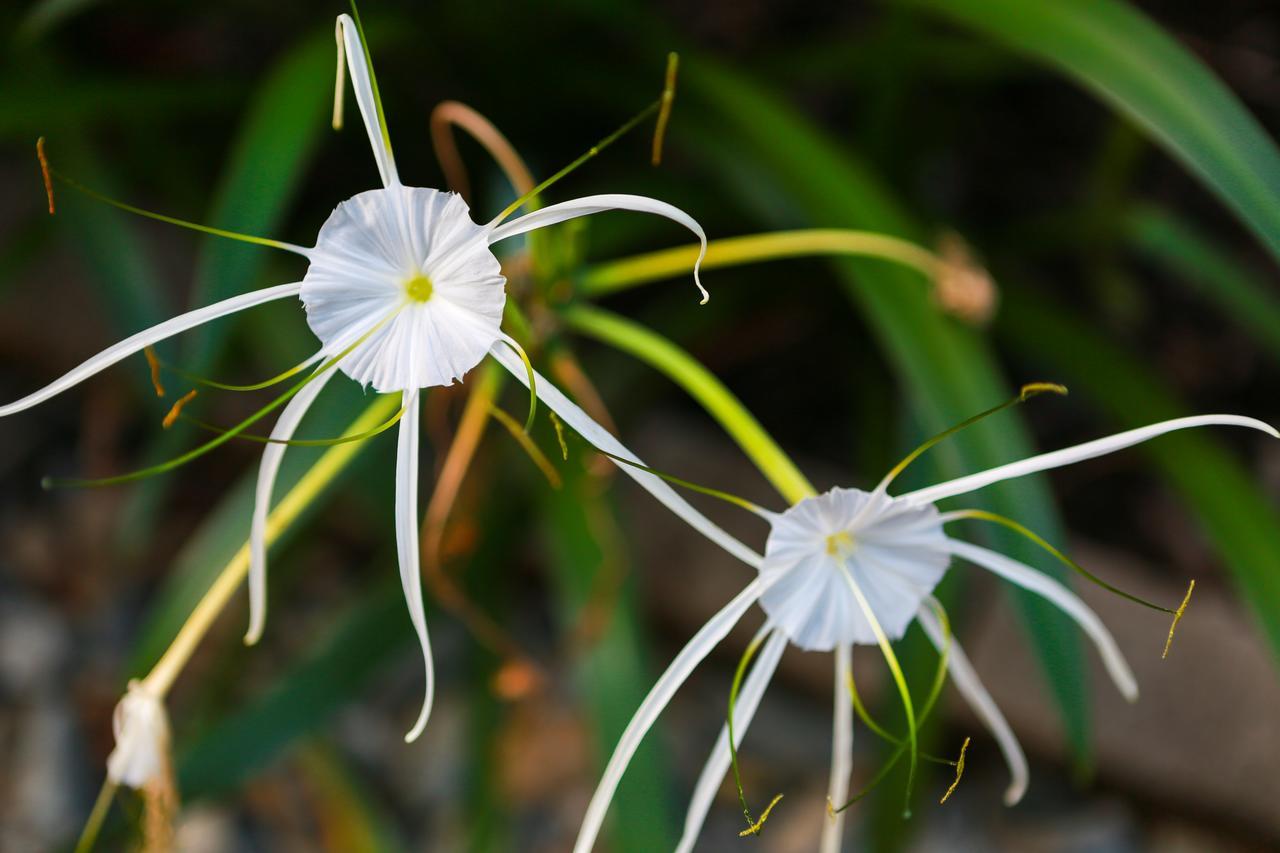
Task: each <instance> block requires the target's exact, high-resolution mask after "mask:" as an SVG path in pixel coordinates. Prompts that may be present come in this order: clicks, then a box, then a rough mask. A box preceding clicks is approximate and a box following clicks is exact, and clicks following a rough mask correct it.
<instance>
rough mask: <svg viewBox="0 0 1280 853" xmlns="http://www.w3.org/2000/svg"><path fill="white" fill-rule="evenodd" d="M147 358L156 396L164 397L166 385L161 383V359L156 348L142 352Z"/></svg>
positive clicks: (149, 348)
mask: <svg viewBox="0 0 1280 853" xmlns="http://www.w3.org/2000/svg"><path fill="white" fill-rule="evenodd" d="M142 354H143V355H144V356H146V358H147V366H148V367H150V368H151V387H152V388H155V389H156V396H157V397H163V396H164V385H162V384H161V382H160V359H159V358H157V357H156V348H155V347H147V348H146V349H144V350H143V351H142Z"/></svg>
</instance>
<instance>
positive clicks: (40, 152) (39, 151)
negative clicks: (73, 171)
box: [36, 136, 56, 216]
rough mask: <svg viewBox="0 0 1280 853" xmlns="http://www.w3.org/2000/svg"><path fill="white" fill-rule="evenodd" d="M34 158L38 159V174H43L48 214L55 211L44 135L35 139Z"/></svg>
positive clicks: (51, 178) (51, 214)
mask: <svg viewBox="0 0 1280 853" xmlns="http://www.w3.org/2000/svg"><path fill="white" fill-rule="evenodd" d="M36 159H38V160H39V161H40V174H41V175H42V176H44V194H45V195H46V196H47V197H48V199H49V215H50V216H53V214H54V213H55V212H56V211H55V209H54V206H53V176H52V175H51V174H50V173H49V158H48V157H46V156H45V155H44V137H43V136H42V137H40V138H39V139H37V140H36Z"/></svg>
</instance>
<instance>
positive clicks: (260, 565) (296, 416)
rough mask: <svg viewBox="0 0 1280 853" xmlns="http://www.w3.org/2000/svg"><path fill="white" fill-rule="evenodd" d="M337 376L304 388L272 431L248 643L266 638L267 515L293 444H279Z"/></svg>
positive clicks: (256, 512) (262, 467) (256, 536)
mask: <svg viewBox="0 0 1280 853" xmlns="http://www.w3.org/2000/svg"><path fill="white" fill-rule="evenodd" d="M335 373H337V371H336V370H326V371H324V372H323V373H320V374H319V375H317V376H316V377H315V378H314V379H312V380H311V381H310V382H308V383H307V384H306V385H303V386H302V390H300V391H299V392H298V393H297V394H294V395H293V398H292V399H290V400H289V403H288V404H287V405H286V406H285V407H284V411H283V412H281V413H280V417H279V418H278V419H277V420H276V425H275V426H274V427H272V428H271V438H272V443H270V444H268V445H267V447H266V449H265V450H263V451H262V461H261V462H259V463H258V484H257V487H256V489H255V491H254V496H253V521H252V523H251V525H250V527H249V630H248V631H247V632H246V633H245V635H244V641H245V643H246V644H248V645H253V644H254V643H256V642H258V640H260V639H262V628H263V626H264V625H265V624H266V621H267V514H268V513H269V512H270V511H271V492H272V490H274V489H275V485H276V475H277V474H279V473H280V463H281V462H283V461H284V452H285V449H286V448H288V446H289V445H287V444H281V443H277V442H285V441H289V440H290V439H292V438H293V433H294V430H296V429H297V428H298V424H299V423H301V422H302V419H303V418H304V417H305V416H306V414H307V410H308V409H310V408H311V404H312V403H314V402H315V400H316V397H319V396H320V392H321V391H323V390H324V386H325V384H326V383H327V382H328V381H329V380H330V379H331V378H332V377H333V375H334V374H335Z"/></svg>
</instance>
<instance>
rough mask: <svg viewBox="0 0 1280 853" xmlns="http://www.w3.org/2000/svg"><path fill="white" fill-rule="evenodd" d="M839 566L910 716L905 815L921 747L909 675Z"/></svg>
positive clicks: (867, 604) (858, 590)
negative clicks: (903, 671)
mask: <svg viewBox="0 0 1280 853" xmlns="http://www.w3.org/2000/svg"><path fill="white" fill-rule="evenodd" d="M837 565H839V566H840V569H841V574H843V575H844V579H845V582H846V583H847V584H848V585H849V589H850V591H851V592H852V593H853V597H854V598H855V599H856V600H857V602H858V607H859V608H860V609H861V610H862V615H863V616H865V617H866V619H867V623H868V624H869V625H870V626H871V632H872V633H873V634H875V637H876V643H877V644H878V645H879V646H880V653H881V654H882V655H884V662H885V664H886V665H887V666H888V667H889V673H890V674H891V675H892V676H893V681H894V684H896V685H897V687H898V695H899V696H900V697H901V698H902V710H903V712H904V713H905V714H906V716H907V739H908V742H909V743H910V752H911V757H910V764H909V766H908V770H907V797H906V803H905V806H904V809H903V817H910V816H911V789H912V787H913V785H914V784H915V778H916V764H917V762H918V756H919V752H920V747H919V743H918V738H917V735H916V732H917V729H918V728H919V726H918V724H917V723H916V711H915V706H914V705H913V704H912V702H911V691H910V690H909V689H908V688H907V678H906V676H905V675H903V673H902V667H901V666H900V665H899V664H898V656H897V655H896V654H894V651H893V645H892V644H891V643H890V642H889V637H888V635H887V634H885V632H884V628H883V627H882V626H881V625H880V620H879V619H877V618H876V614H875V611H873V610H872V609H871V604H870V602H868V601H867V597H866V596H865V595H863V593H862V588H861V587H859V586H858V582H857V581H856V580H854V579H853V571H852V570H851V569H850V568H849V566H848V565H847V564H846V563H845V561H844V560H841V561H839V562H838V563H837Z"/></svg>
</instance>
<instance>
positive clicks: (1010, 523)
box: [942, 509, 1195, 653]
mask: <svg viewBox="0 0 1280 853" xmlns="http://www.w3.org/2000/svg"><path fill="white" fill-rule="evenodd" d="M962 518H973V519H977V520H979V521H991V522H994V523H996V524H999V525H1001V526H1003V527H1007V528H1008V529H1009V530H1012V531H1013V532H1015V533H1017V534H1019V535H1021V536H1024V537H1026V538H1027V539H1030V540H1031V541H1032V542H1034V543H1035V544H1036V545H1039V546H1040V547H1041V548H1043V549H1044V550H1045V551H1048V552H1049V553H1050V554H1052V555H1053V556H1054V557H1055V558H1056V559H1057V560H1058V561H1059V562H1061V563H1062V564H1063V565H1064V566H1066V567H1067V568H1069V569H1071V570H1072V571H1073V572H1075V573H1077V574H1079V575H1080V576H1081V577H1083V578H1084V579H1085V580H1087V581H1089V582H1090V583H1094V584H1097V585H1098V586H1100V587H1102V588H1103V589H1105V590H1106V591H1107V592H1111V593H1114V594H1116V595H1118V596H1120V597H1121V598H1127V599H1128V600H1129V601H1132V602H1133V603H1134V604H1141V605H1142V606H1143V607H1149V608H1151V609H1152V610H1159V611H1160V612H1161V613H1170V614H1174V615H1175V619H1174V623H1173V626H1174V627H1177V624H1178V619H1181V618H1182V610H1184V609H1185V608H1186V605H1187V600H1188V599H1190V598H1191V590H1190V589H1188V590H1187V597H1186V599H1184V600H1183V602H1182V607H1180V608H1178V609H1177V610H1174V609H1173V608H1171V607H1161V606H1160V605H1159V604H1155V603H1153V602H1150V601H1147V600H1146V599H1145V598H1139V597H1138V596H1136V595H1133V594H1132V593H1128V592H1125V591H1124V590H1122V589H1120V588H1119V587H1115V586H1112V585H1111V584H1109V583H1107V582H1106V581H1104V580H1103V579H1102V578H1100V577H1098V576H1097V575H1095V574H1094V573H1093V572H1091V571H1089V570H1088V569H1086V568H1085V567H1084V566H1082V565H1080V564H1079V563H1077V562H1076V561H1075V560H1073V559H1071V558H1070V557H1068V556H1067V555H1066V554H1064V553H1063V552H1062V551H1060V550H1058V549H1057V548H1055V547H1054V546H1053V545H1051V544H1049V542H1047V541H1046V540H1045V539H1044V537H1042V536H1040V535H1039V534H1037V533H1036V532H1034V531H1033V530H1030V529H1029V528H1027V527H1025V526H1023V525H1021V524H1019V523H1018V522H1016V521H1014V520H1013V519H1012V518H1006V517H1005V516H1003V515H997V514H996V513H994V512H987V511H986V510H984V509H961V510H956V511H954V512H947V513H943V516H942V519H943V523H944V524H945V523H946V522H949V521H954V520H958V519H962ZM1191 588H1192V589H1194V588H1195V581H1192V582H1191ZM1169 634H1170V637H1172V635H1173V630H1172V628H1171V629H1170V631H1169ZM1167 648H1168V647H1167V646H1166V653H1167Z"/></svg>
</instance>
